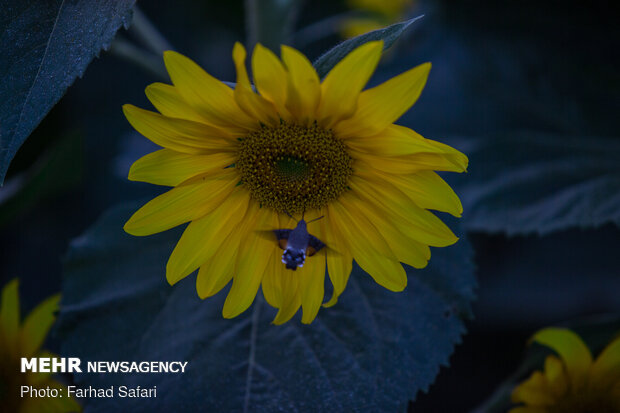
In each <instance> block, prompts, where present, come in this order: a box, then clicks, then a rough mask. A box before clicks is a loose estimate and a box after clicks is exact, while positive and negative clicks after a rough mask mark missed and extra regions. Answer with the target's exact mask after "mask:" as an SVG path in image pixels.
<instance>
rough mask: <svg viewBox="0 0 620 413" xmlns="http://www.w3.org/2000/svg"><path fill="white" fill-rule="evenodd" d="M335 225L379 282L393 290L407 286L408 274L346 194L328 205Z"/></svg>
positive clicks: (360, 263)
mask: <svg viewBox="0 0 620 413" xmlns="http://www.w3.org/2000/svg"><path fill="white" fill-rule="evenodd" d="M328 209H329V215H330V217H332V219H333V221H332V225H335V226H336V227H337V230H338V231H339V232H340V233H341V234H342V236H343V238H344V239H345V240H346V242H347V243H348V244H349V248H350V250H351V252H352V253H353V258H354V259H355V261H357V263H358V264H359V266H360V267H361V268H362V269H363V270H364V271H366V272H367V273H368V274H369V275H370V276H371V277H372V278H373V279H374V280H375V281H376V282H377V283H378V284H380V285H382V286H384V287H385V288H387V289H388V290H391V291H402V290H403V289H404V288H405V287H406V286H407V275H406V274H405V270H404V269H403V267H402V265H400V263H399V262H398V259H397V258H396V256H395V255H394V253H393V252H392V250H391V249H390V247H389V245H388V244H387V242H386V241H385V240H384V239H383V237H382V236H381V234H380V233H379V231H377V229H376V228H375V227H374V225H373V224H372V223H371V222H370V221H369V220H368V218H366V217H365V216H364V215H363V214H360V213H357V212H356V211H357V208H356V205H355V202H351V201H350V195H349V194H347V193H345V194H344V195H341V196H340V198H339V199H338V200H337V201H335V202H332V203H331V204H329V206H328Z"/></svg>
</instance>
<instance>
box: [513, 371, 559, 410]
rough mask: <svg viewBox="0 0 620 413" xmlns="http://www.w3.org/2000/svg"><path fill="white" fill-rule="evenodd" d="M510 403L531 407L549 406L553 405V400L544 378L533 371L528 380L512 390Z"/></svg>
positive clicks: (539, 373)
mask: <svg viewBox="0 0 620 413" xmlns="http://www.w3.org/2000/svg"><path fill="white" fill-rule="evenodd" d="M512 401H513V402H515V403H525V404H527V405H531V406H549V405H551V404H553V403H554V398H553V396H552V395H551V394H550V393H549V386H548V385H547V381H546V379H545V376H543V374H542V373H541V372H539V371H535V372H534V373H533V374H532V375H531V376H530V378H529V379H527V380H526V381H524V382H523V383H521V384H520V385H519V386H517V388H515V389H514V390H513V392H512Z"/></svg>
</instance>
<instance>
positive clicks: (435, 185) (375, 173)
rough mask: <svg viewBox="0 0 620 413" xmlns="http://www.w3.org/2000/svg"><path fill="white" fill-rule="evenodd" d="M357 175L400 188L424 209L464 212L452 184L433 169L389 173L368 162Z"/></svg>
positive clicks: (359, 166) (361, 165)
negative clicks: (369, 164)
mask: <svg viewBox="0 0 620 413" xmlns="http://www.w3.org/2000/svg"><path fill="white" fill-rule="evenodd" d="M355 173H356V175H358V176H360V177H362V178H364V179H365V180H367V181H372V182H375V183H377V184H379V185H383V182H386V181H387V182H388V183H389V184H391V185H393V186H395V187H396V188H398V189H399V190H400V191H401V192H402V193H403V194H405V195H406V196H407V197H408V198H409V199H410V200H411V201H412V202H414V203H415V204H416V205H417V206H419V207H420V208H424V209H434V210H436V211H442V212H448V213H450V214H452V215H454V216H456V217H460V216H461V214H462V213H463V205H462V204H461V201H460V199H459V197H458V196H457V195H456V193H454V191H453V190H452V188H450V185H448V184H447V183H446V181H444V180H443V179H442V178H441V177H440V176H439V175H437V174H436V173H435V172H433V171H419V172H415V173H411V174H407V175H397V174H388V173H385V172H382V171H379V170H377V169H374V168H372V167H369V166H368V165H367V164H361V163H360V164H359V165H358V166H357V167H356V169H355Z"/></svg>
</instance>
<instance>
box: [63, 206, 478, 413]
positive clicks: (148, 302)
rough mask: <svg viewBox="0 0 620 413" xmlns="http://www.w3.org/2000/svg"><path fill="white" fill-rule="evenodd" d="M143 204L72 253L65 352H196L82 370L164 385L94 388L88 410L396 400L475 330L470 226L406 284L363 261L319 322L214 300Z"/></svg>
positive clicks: (98, 382) (385, 406)
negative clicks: (225, 311)
mask: <svg viewBox="0 0 620 413" xmlns="http://www.w3.org/2000/svg"><path fill="white" fill-rule="evenodd" d="M136 207H137V206H136V205H129V206H123V207H121V208H117V209H115V210H112V211H111V212H109V213H108V214H106V215H105V216H104V217H103V218H102V219H101V220H100V221H99V222H98V223H97V224H96V225H95V226H94V227H93V228H91V229H90V230H89V231H87V232H86V233H85V234H84V235H83V236H81V237H80V238H78V239H76V240H75V241H74V242H73V243H72V246H71V249H70V252H69V255H68V259H67V262H66V272H65V279H64V288H63V303H62V309H61V315H60V333H61V335H62V337H63V338H64V344H63V354H71V355H72V356H77V357H81V358H82V360H83V362H86V361H88V360H186V361H188V362H189V364H188V370H187V372H186V373H185V374H181V375H174V374H167V375H165V374H151V375H146V374H136V375H131V374H123V375H122V376H115V375H113V374H111V375H99V374H87V373H82V374H78V375H76V377H75V380H76V382H77V383H78V384H79V385H81V386H88V385H92V386H109V385H119V384H120V383H123V384H126V385H131V386H137V385H140V386H142V387H150V386H154V385H157V391H158V397H157V399H134V400H129V399H119V398H113V399H95V398H93V399H91V400H88V401H87V411H89V409H90V411H102V412H103V411H115V410H117V411H118V410H123V411H132V410H136V409H137V410H149V409H150V410H161V409H173V410H176V411H245V412H269V411H290V412H295V411H297V412H307V411H313V412H320V411H326V412H332V411H373V412H379V411H386V412H393V411H396V410H397V409H398V408H399V407H400V406H403V405H406V401H407V400H409V399H413V398H415V395H416V393H417V392H418V391H419V390H426V389H428V386H429V385H430V384H431V383H432V382H433V380H434V378H435V376H436V375H437V373H438V372H439V367H440V366H441V365H446V364H447V362H448V358H449V356H450V354H451V353H452V351H453V349H454V345H455V344H456V343H458V342H459V341H460V337H461V335H462V334H463V333H464V331H465V329H464V325H463V320H462V318H461V317H460V316H459V314H468V312H469V303H470V302H471V300H472V299H473V291H472V290H473V288H474V284H475V281H474V278H473V270H472V263H471V260H470V259H471V249H470V246H469V243H468V242H467V239H465V238H462V239H461V240H460V241H459V242H458V243H457V244H456V245H454V246H452V247H448V248H442V249H436V250H433V258H432V259H431V261H430V265H429V267H428V268H426V269H424V270H411V271H410V272H409V285H408V287H407V288H406V290H405V291H404V292H402V293H393V292H390V291H387V290H385V289H384V288H382V287H380V286H378V285H377V284H375V282H374V281H373V280H372V279H371V278H370V277H369V276H368V275H366V274H365V273H362V272H361V271H360V270H359V269H354V272H353V274H352V275H351V278H350V280H349V284H348V286H347V289H346V290H345V292H344V294H343V295H342V296H341V297H340V300H339V302H338V304H337V305H336V306H334V307H332V308H329V309H322V310H321V312H320V313H319V316H318V317H317V319H316V320H315V321H314V322H313V323H312V324H311V325H309V326H306V325H302V324H301V323H300V320H299V314H298V316H297V317H295V318H294V319H293V320H291V321H290V322H288V323H286V324H284V325H282V326H274V325H272V324H270V322H271V320H272V319H273V317H274V315H275V310H274V309H273V308H271V307H269V306H268V305H267V304H266V303H265V302H264V300H263V299H262V296H261V294H260V293H259V297H258V298H257V299H256V301H255V302H254V304H253V305H252V307H250V309H249V310H247V311H246V312H245V313H244V314H242V315H240V316H239V317H237V318H235V319H232V320H226V319H223V318H222V315H221V309H222V305H223V302H224V298H225V293H224V292H223V293H220V294H218V295H216V296H215V297H212V298H209V299H207V300H204V301H201V300H200V299H198V297H197V294H196V291H195V279H193V277H188V279H185V280H183V281H181V282H180V283H179V284H177V285H175V286H174V287H170V286H169V285H168V284H167V283H166V281H165V276H164V272H165V263H166V260H167V259H168V255H169V254H170V252H171V250H172V248H173V247H174V245H175V243H176V241H177V239H178V237H179V236H180V231H179V230H173V231H170V232H167V233H164V234H159V235H155V236H150V237H131V236H129V235H127V234H125V233H124V232H123V230H122V225H123V223H124V222H125V220H126V219H127V218H128V217H129V216H130V215H131V213H132V212H133V211H134V210H135V209H136Z"/></svg>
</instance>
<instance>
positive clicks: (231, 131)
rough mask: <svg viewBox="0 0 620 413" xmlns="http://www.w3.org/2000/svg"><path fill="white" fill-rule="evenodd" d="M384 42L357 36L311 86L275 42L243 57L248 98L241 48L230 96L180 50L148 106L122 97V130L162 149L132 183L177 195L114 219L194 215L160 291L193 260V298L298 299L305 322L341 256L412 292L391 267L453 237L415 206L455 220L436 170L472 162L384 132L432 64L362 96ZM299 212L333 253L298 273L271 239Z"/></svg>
mask: <svg viewBox="0 0 620 413" xmlns="http://www.w3.org/2000/svg"><path fill="white" fill-rule="evenodd" d="M382 47H383V43H382V42H370V43H366V44H364V45H362V46H360V47H359V48H357V49H356V50H354V51H352V52H351V53H350V54H349V55H347V56H346V57H345V58H344V59H343V60H342V61H341V62H339V63H338V64H337V65H336V66H335V67H334V68H333V69H332V70H331V71H330V73H329V74H328V75H327V76H326V77H325V79H323V81H322V82H321V81H320V79H319V77H318V76H317V73H316V71H315V70H314V68H313V67H312V65H311V63H310V62H309V61H308V59H307V58H306V57H305V56H304V55H302V54H301V53H300V52H298V51H297V50H295V49H292V48H290V47H287V46H282V59H281V60H280V59H279V58H278V57H276V55H275V54H273V53H272V52H271V51H269V50H268V49H266V48H264V47H262V46H261V45H257V46H256V48H255V49H254V53H253V55H252V71H253V74H254V85H256V90H257V91H258V92H255V91H254V89H253V86H252V84H251V83H250V80H249V78H248V75H247V72H246V67H245V58H246V52H245V49H244V48H243V46H241V44H239V43H237V44H236V45H235V47H234V49H233V59H234V61H235V65H236V68H237V83H236V87H235V89H231V88H230V87H229V86H227V85H225V84H224V83H221V82H219V81H218V80H216V79H215V78H213V77H211V76H210V75H208V74H207V73H206V72H204V71H203V70H202V69H201V68H200V67H198V66H197V65H196V64H195V63H194V62H192V61H191V60H190V59H188V58H187V57H184V56H182V55H180V54H178V53H175V52H166V53H165V54H164V60H165V63H166V67H167V69H168V73H169V74H170V78H171V79H172V83H173V85H172V86H171V85H166V84H162V83H155V84H152V85H150V86H149V87H147V89H146V95H147V96H148V98H149V99H150V101H151V102H152V103H153V105H154V106H155V107H156V108H157V110H159V112H160V113H161V114H159V113H154V112H150V111H147V110H143V109H139V108H137V107H135V106H132V105H125V106H124V107H123V110H124V112H125V116H126V117H127V119H128V120H129V122H130V123H131V124H132V125H133V127H134V128H135V129H136V130H137V131H138V132H140V133H141V134H143V135H144V136H146V137H147V138H149V139H150V140H152V141H153V142H155V143H156V144H158V145H160V146H163V148H164V149H161V150H159V151H157V152H154V153H151V154H149V155H146V156H145V157H143V158H141V159H139V160H138V161H136V162H135V163H134V164H133V166H132V167H131V170H130V172H129V179H131V180H136V181H144V182H150V183H153V184H158V185H167V186H174V188H173V189H171V190H170V191H168V192H166V193H164V194H163V195H160V196H159V197H157V198H155V199H153V200H152V201H150V202H149V203H147V204H146V205H144V206H143V207H142V208H141V209H140V210H138V211H137V212H136V213H135V214H134V215H133V216H132V217H131V218H130V219H129V221H128V222H127V223H126V224H125V230H126V231H127V232H128V233H130V234H133V235H149V234H153V233H156V232H160V231H164V230H167V229H169V228H172V227H174V226H177V225H181V224H183V223H185V222H188V221H191V223H190V224H189V226H188V227H187V228H186V230H185V232H184V233H183V236H182V237H181V239H180V240H179V243H178V244H177V246H176V248H175V249H174V251H173V252H172V255H171V256H170V259H169V261H168V264H167V267H166V276H167V279H168V281H169V282H170V283H171V284H174V283H176V282H177V281H179V280H181V279H182V278H184V277H186V276H187V275H189V274H190V273H192V272H193V271H195V270H196V269H198V268H199V271H198V277H197V280H196V288H197V290H198V295H199V296H200V297H201V298H206V297H209V296H212V295H214V294H216V293H217V292H218V291H220V290H221V289H222V288H223V287H224V286H226V285H227V284H228V283H229V282H230V281H231V280H232V287H231V289H230V292H229V293H228V296H227V298H226V302H225V304H224V308H223V315H224V317H226V318H231V317H235V316H237V315H239V314H240V313H242V312H243V311H245V310H246V309H247V308H248V307H249V306H250V305H251V304H252V302H253V300H254V297H255V296H256V294H257V291H258V289H259V287H261V286H262V291H263V295H264V296H265V299H266V300H267V302H268V303H269V304H271V305H272V306H273V307H276V308H278V309H279V312H278V314H277V316H276V318H275V320H274V322H275V323H276V324H280V323H283V322H285V321H287V320H289V319H290V318H291V317H292V316H293V315H294V314H295V313H296V312H297V310H298V309H299V307H300V306H301V307H302V309H303V317H302V322H304V323H310V322H312V320H313V319H314V318H315V317H316V315H317V313H318V311H319V308H320V306H321V304H322V302H323V296H324V279H325V270H326V266H327V269H328V272H329V277H330V279H331V282H332V284H333V286H334V293H333V296H332V298H331V300H330V301H329V302H328V303H327V304H326V306H330V305H333V304H335V303H336V301H337V298H338V296H339V295H340V294H341V293H342V292H343V290H344V288H345V286H346V284H347V280H348V278H349V274H350V272H351V267H352V260H353V259H355V261H357V263H358V264H359V265H360V267H362V269H364V270H365V271H366V272H367V273H369V274H370V275H371V276H372V277H373V278H374V279H375V280H376V281H377V282H378V283H379V284H381V285H382V286H384V287H386V288H388V289H390V290H392V291H401V290H403V289H404V288H405V286H406V285H407V277H406V274H405V270H404V269H403V267H402V266H401V264H400V262H404V263H406V264H409V265H411V266H413V267H416V268H422V267H424V266H425V265H426V263H427V261H428V259H429V258H430V250H429V247H428V246H429V245H430V246H437V247H443V246H446V245H450V244H453V243H454V242H456V241H457V238H456V237H455V236H454V234H453V233H452V231H450V229H449V228H448V227H447V226H446V225H445V224H443V223H442V222H441V220H439V219H438V218H437V217H436V216H435V215H433V214H432V213H431V212H429V211H427V209H426V208H430V209H435V210H439V211H446V212H449V213H451V214H453V215H455V216H459V215H460V214H461V212H462V207H461V203H460V201H459V199H458V197H457V196H456V195H455V194H454V192H453V191H452V189H451V188H450V187H449V186H448V185H447V184H446V183H445V182H444V181H443V180H442V179H441V178H440V177H439V176H438V175H437V174H436V173H435V172H433V170H442V171H457V172H461V171H464V170H465V168H466V166H467V157H466V156H465V155H463V154H461V153H460V152H458V151H457V150H455V149H453V148H451V147H449V146H446V145H444V144H441V143H438V142H435V141H431V140H428V139H425V138H423V137H422V136H420V135H418V134H417V133H415V132H414V131H412V130H411V129H408V128H405V127H402V126H398V125H394V124H393V122H394V121H395V120H397V119H398V118H399V117H400V116H401V115H402V114H403V113H404V112H405V111H407V109H409V108H410V107H411V106H412V105H413V104H414V102H415V101H416V100H417V98H418V96H419V95H420V93H421V91H422V89H423V88H424V84H425V83H426V78H427V76H428V72H429V70H430V64H429V63H425V64H423V65H420V66H418V67H416V68H413V69H411V70H409V71H407V72H405V73H403V74H401V75H399V76H396V77H395V78H393V79H391V80H388V81H387V82H385V83H383V84H381V85H379V86H377V87H374V88H372V89H368V90H365V91H362V89H363V88H364V86H365V85H366V82H367V81H368V79H369V78H370V76H371V74H372V73H373V71H374V69H375V67H376V66H377V63H378V61H379V58H380V56H381V51H382ZM287 213H289V214H292V215H294V216H296V218H297V219H299V218H301V216H302V215H303V214H304V213H305V215H304V217H305V218H306V219H307V220H310V219H312V218H316V217H319V216H324V218H323V219H320V220H318V221H316V222H313V223H310V224H309V225H308V231H309V232H310V233H311V234H313V235H315V236H316V237H318V238H319V239H320V240H322V241H323V242H324V243H325V244H327V246H328V248H324V249H322V250H320V251H319V252H318V253H317V254H316V255H314V256H311V257H308V258H307V260H306V265H305V266H304V267H303V268H300V269H298V270H297V271H296V272H293V271H291V270H287V269H285V266H284V265H283V264H282V263H281V257H282V251H281V250H280V249H279V247H278V243H277V241H276V238H275V235H274V236H272V237H271V238H268V237H265V236H263V235H262V234H264V232H265V231H272V230H275V229H280V228H288V229H292V228H294V227H295V225H296V221H295V220H293V219H291V218H289V217H288V216H287Z"/></svg>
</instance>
